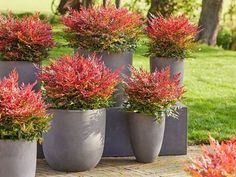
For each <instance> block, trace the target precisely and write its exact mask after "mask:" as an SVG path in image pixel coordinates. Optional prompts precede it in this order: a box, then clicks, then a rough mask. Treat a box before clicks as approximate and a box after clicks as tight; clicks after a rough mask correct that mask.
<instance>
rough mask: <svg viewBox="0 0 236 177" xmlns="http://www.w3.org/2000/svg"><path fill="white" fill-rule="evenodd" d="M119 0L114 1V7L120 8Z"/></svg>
mask: <svg viewBox="0 0 236 177" xmlns="http://www.w3.org/2000/svg"><path fill="white" fill-rule="evenodd" d="M120 1H121V0H116V2H115V3H116V8H117V9H118V8H120Z"/></svg>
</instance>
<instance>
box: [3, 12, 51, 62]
mask: <svg viewBox="0 0 236 177" xmlns="http://www.w3.org/2000/svg"><path fill="white" fill-rule="evenodd" d="M53 46H54V42H53V39H52V26H51V25H50V24H49V23H47V22H46V21H41V20H40V19H39V14H37V15H34V16H27V17H23V18H21V19H15V18H13V17H12V16H11V15H8V16H7V17H5V16H0V57H2V59H4V60H16V61H19V60H25V61H36V62H38V61H40V60H42V59H44V58H46V57H47V56H48V51H49V49H51V48H52V47H53Z"/></svg>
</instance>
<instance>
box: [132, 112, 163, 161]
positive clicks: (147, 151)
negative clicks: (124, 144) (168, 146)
mask: <svg viewBox="0 0 236 177" xmlns="http://www.w3.org/2000/svg"><path fill="white" fill-rule="evenodd" d="M161 117H162V118H161V121H160V122H158V121H156V120H155V119H154V117H151V116H147V115H144V114H140V113H130V118H129V126H130V140H131V145H132V149H133V152H134V156H135V157H136V160H137V161H138V162H141V163H151V162H153V161H154V160H155V159H156V158H157V156H158V155H159V153H160V150H161V146H162V142H163V137H164V131H165V114H164V113H163V114H162V115H161Z"/></svg>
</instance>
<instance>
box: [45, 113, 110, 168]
mask: <svg viewBox="0 0 236 177" xmlns="http://www.w3.org/2000/svg"><path fill="white" fill-rule="evenodd" d="M49 112H50V113H52V114H53V115H54V118H53V120H52V122H51V129H50V130H49V131H48V132H47V133H45V134H44V136H43V137H44V142H43V151H44V155H45V159H46V161H47V163H48V164H49V166H50V167H52V168H53V169H55V170H58V171H64V172H76V171H85V170H89V169H91V168H94V167H95V166H96V165H97V164H98V162H99V161H100V159H101V157H102V153H103V149H104V139H105V124H106V111H105V109H98V110H88V111H79V110H59V109H50V110H49Z"/></svg>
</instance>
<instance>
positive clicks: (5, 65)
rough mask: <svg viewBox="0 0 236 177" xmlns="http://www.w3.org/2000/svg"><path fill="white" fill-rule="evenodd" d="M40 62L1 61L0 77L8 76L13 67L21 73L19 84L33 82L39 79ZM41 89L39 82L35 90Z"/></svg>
mask: <svg viewBox="0 0 236 177" xmlns="http://www.w3.org/2000/svg"><path fill="white" fill-rule="evenodd" d="M36 65H39V63H34V62H30V61H0V78H3V77H6V76H8V75H9V74H10V72H11V71H12V70H13V69H16V71H17V72H18V74H19V84H22V83H25V84H29V83H30V84H32V83H34V82H35V81H37V73H38V69H37V66H36ZM39 89H40V83H38V84H37V85H36V86H35V87H34V90H36V91H38V90H39Z"/></svg>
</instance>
